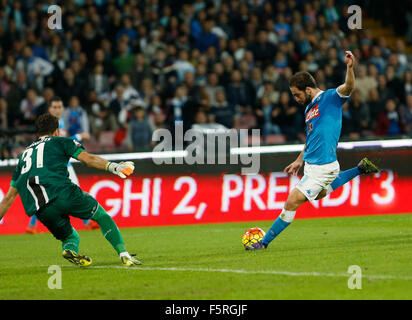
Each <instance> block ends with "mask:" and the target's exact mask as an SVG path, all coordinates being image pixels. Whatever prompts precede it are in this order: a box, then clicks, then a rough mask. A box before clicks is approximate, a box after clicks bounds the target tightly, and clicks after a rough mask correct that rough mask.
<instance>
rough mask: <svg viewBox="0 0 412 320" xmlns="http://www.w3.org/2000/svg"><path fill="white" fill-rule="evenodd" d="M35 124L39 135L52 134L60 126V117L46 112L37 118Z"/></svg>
mask: <svg viewBox="0 0 412 320" xmlns="http://www.w3.org/2000/svg"><path fill="white" fill-rule="evenodd" d="M35 125H36V130H37V134H38V135H39V136H43V135H45V134H52V133H53V132H54V131H56V129H58V128H59V119H57V118H56V117H55V116H53V115H52V114H50V113H45V114H42V115H41V116H39V117H38V118H37V119H36V122H35Z"/></svg>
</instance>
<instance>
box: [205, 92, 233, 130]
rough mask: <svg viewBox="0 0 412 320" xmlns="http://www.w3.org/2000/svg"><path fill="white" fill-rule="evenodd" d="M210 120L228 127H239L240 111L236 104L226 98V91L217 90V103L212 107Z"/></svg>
mask: <svg viewBox="0 0 412 320" xmlns="http://www.w3.org/2000/svg"><path fill="white" fill-rule="evenodd" d="M209 119H210V122H211V123H214V122H216V123H219V124H221V125H224V126H225V127H226V128H237V127H238V124H239V119H240V113H239V112H238V111H237V108H236V106H235V105H234V104H233V103H231V102H230V101H229V100H227V99H226V95H225V91H224V90H219V91H217V92H216V103H215V104H214V105H212V107H211V109H210V117H209Z"/></svg>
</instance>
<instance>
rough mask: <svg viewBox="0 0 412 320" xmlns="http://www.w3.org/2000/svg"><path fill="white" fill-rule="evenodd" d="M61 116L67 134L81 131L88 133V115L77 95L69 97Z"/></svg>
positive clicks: (71, 134)
mask: <svg viewBox="0 0 412 320" xmlns="http://www.w3.org/2000/svg"><path fill="white" fill-rule="evenodd" d="M62 117H63V119H64V123H65V125H66V128H65V129H66V132H67V134H68V136H74V135H75V134H78V133H83V132H86V133H90V130H89V117H88V115H87V113H86V111H85V110H84V109H83V108H82V107H81V106H80V102H79V98H78V97H77V96H72V97H70V99H69V104H68V107H67V108H66V109H65V110H64V112H63V116H62Z"/></svg>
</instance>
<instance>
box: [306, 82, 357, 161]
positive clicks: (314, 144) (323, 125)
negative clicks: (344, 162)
mask: <svg viewBox="0 0 412 320" xmlns="http://www.w3.org/2000/svg"><path fill="white" fill-rule="evenodd" d="M348 98H349V97H346V96H342V95H339V93H338V91H337V89H329V90H326V91H324V92H322V93H321V94H320V95H318V96H317V97H316V98H315V100H313V101H312V102H311V103H309V104H308V105H307V107H306V109H305V123H306V148H305V152H304V153H303V160H304V161H306V162H308V163H311V164H318V165H321V164H326V163H331V162H334V161H336V160H337V158H336V148H337V146H338V141H339V137H340V131H341V129H342V106H343V104H344V103H345V102H346V101H347V100H348Z"/></svg>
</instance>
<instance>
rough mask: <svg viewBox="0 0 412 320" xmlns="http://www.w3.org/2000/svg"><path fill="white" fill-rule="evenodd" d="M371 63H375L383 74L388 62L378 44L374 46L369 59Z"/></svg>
mask: <svg viewBox="0 0 412 320" xmlns="http://www.w3.org/2000/svg"><path fill="white" fill-rule="evenodd" d="M368 62H369V63H373V64H374V65H375V66H376V68H378V73H379V74H381V73H383V72H384V70H385V68H386V62H385V60H384V59H383V57H382V52H381V50H380V48H379V47H378V46H376V45H375V46H373V47H372V51H371V57H370V58H369V60H368Z"/></svg>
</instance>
